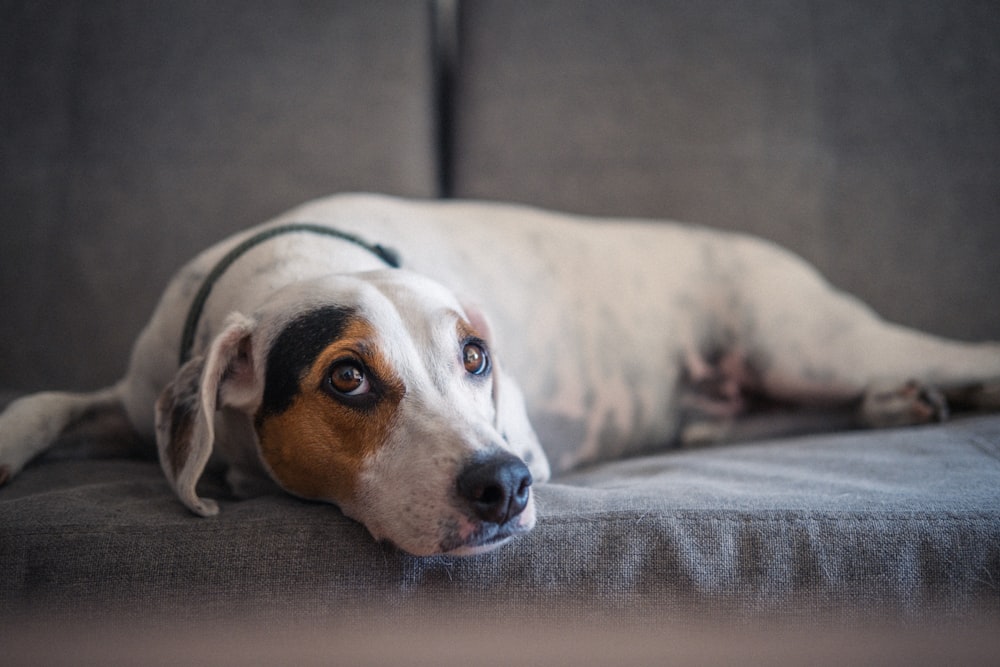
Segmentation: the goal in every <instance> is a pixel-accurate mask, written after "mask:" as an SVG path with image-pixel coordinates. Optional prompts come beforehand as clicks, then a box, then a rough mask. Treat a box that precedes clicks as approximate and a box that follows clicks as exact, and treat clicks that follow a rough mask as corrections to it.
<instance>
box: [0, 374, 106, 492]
mask: <svg viewBox="0 0 1000 667" xmlns="http://www.w3.org/2000/svg"><path fill="white" fill-rule="evenodd" d="M116 415H117V417H116ZM123 417H124V411H123V408H122V404H121V396H120V393H119V388H118V386H115V387H110V388H108V389H103V390H101V391H97V392H93V393H84V394H72V393H65V392H43V393H39V394H32V395H30V396H25V397H23V398H20V399H18V400H16V401H14V402H13V403H11V404H10V405H9V406H8V407H7V409H6V410H5V411H4V412H3V414H0V484H3V483H4V482H6V481H8V480H9V479H10V478H11V477H13V476H14V475H16V474H17V473H18V472H20V471H21V469H22V468H23V467H24V466H25V464H27V463H28V462H29V461H30V460H31V459H33V458H35V457H36V456H37V455H39V454H41V453H42V452H44V451H46V450H47V449H49V448H50V447H51V446H52V445H54V444H55V443H56V442H58V441H60V440H62V441H64V442H65V441H66V440H70V439H73V438H74V437H77V438H79V437H80V436H79V434H80V433H81V432H82V431H86V430H88V429H90V430H93V428H94V427H93V424H95V423H98V424H104V425H105V426H106V425H107V424H108V423H110V422H115V423H116V424H118V425H119V426H120V425H121V418H123ZM97 428H98V429H100V428H101V427H100V426H98V427H97ZM115 430H116V432H117V431H120V428H119V427H118V426H116V427H115Z"/></svg>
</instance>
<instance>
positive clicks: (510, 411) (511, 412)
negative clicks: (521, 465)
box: [462, 301, 551, 482]
mask: <svg viewBox="0 0 1000 667" xmlns="http://www.w3.org/2000/svg"><path fill="white" fill-rule="evenodd" d="M462 309H463V310H464V311H465V316H466V318H468V320H469V324H471V325H472V327H473V328H474V329H475V330H476V331H478V332H479V333H480V335H482V336H483V338H485V339H486V340H487V341H488V342H489V343H490V350H491V356H490V359H491V361H492V364H493V407H494V409H495V410H496V423H495V424H494V426H495V427H496V429H497V430H498V431H499V432H500V434H501V435H502V436H503V437H504V439H505V440H506V441H507V443H508V445H509V446H510V448H511V451H512V452H513V453H514V454H516V455H518V456H520V457H521V459H522V460H523V461H524V462H525V464H526V465H527V466H528V469H529V470H530V471H531V476H532V478H534V480H535V481H536V482H544V481H546V480H548V478H549V476H550V473H551V471H550V469H549V460H548V459H547V458H546V456H545V451H544V450H543V449H542V445H541V444H540V443H539V442H538V436H537V435H535V429H534V428H532V426H531V422H530V421H529V420H528V411H527V407H526V406H525V403H524V394H523V393H521V388H520V387H519V386H518V384H517V382H516V381H515V380H514V378H513V377H512V376H510V375H508V374H507V372H506V371H505V370H504V367H503V364H501V363H500V361H499V359H498V358H497V354H496V349H495V338H494V336H493V329H492V327H491V326H490V322H489V319H488V318H487V317H486V314H485V313H483V311H482V310H481V309H480V308H479V307H478V306H477V305H475V304H472V303H469V302H468V301H463V302H462Z"/></svg>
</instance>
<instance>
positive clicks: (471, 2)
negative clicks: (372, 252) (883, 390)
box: [0, 0, 1000, 628]
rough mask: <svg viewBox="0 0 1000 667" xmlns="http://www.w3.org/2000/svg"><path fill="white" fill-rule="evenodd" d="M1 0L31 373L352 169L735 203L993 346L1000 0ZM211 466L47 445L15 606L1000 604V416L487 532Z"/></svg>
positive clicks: (125, 344) (786, 453)
mask: <svg viewBox="0 0 1000 667" xmlns="http://www.w3.org/2000/svg"><path fill="white" fill-rule="evenodd" d="M0 8H2V16H3V17H4V18H3V20H2V21H0V37H2V38H0V54H2V56H0V62H3V63H4V65H3V66H2V67H0V99H2V100H3V101H2V102H0V109H2V116H0V118H2V122H0V127H2V129H3V137H4V139H3V150H2V151H0V153H2V155H0V162H2V165H3V171H2V176H0V218H2V220H3V221H4V224H5V234H4V236H5V238H4V242H3V243H2V244H0V290H2V295H3V301H2V303H3V311H4V315H3V317H2V318H0V340H2V341H3V345H2V346H0V388H2V389H3V390H4V391H5V396H7V397H8V398H9V397H12V396H16V395H19V394H23V393H27V392H30V391H36V390H39V389H43V388H62V389H81V390H84V389H95V388H98V387H100V386H104V385H107V384H109V383H111V382H113V381H114V380H115V379H117V378H118V377H119V376H120V375H121V373H122V372H123V370H124V364H125V361H126V359H127V354H128V349H129V346H130V344H131V341H132V340H133V338H134V337H135V335H136V334H137V333H138V331H139V329H140V328H141V326H142V325H143V323H144V321H145V320H146V318H147V317H148V315H149V314H150V312H151V310H152V308H153V306H154V304H155V300H156V298H157V296H158V294H159V292H160V291H161V290H162V288H163V287H164V285H165V284H166V281H167V279H168V277H169V276H170V274H171V273H172V272H173V270H175V269H176V268H177V267H178V266H179V265H180V264H181V263H182V262H184V261H185V260H186V259H187V258H189V257H190V256H191V255H193V254H194V253H195V252H196V251H198V250H199V249H200V248H202V247H204V246H205V245H207V244H209V243H210V242H212V241H214V240H217V239H220V238H222V237H224V236H225V235H227V234H229V233H231V232H233V231H235V230H238V229H241V228H244V227H246V226H249V225H251V224H254V223H257V222H260V221H263V220H265V219H267V218H269V217H271V216H273V215H275V214H277V213H279V212H281V211H283V210H284V209H287V208H289V207H291V206H293V205H295V204H297V203H300V202H301V201H304V200H306V199H309V198H312V197H316V196H320V195H323V194H327V193H330V192H334V191H344V190H369V191H379V192H387V193H391V194H398V195H406V196H414V197H426V198H435V197H455V198H481V199H496V200H508V201H519V202H524V203H529V204H534V205H540V206H544V207H549V208H556V209H562V210H568V211H574V212H580V213H589V214H598V215H599V214H609V215H610V214H614V215H623V216H624V215H628V216H648V217H656V218H673V219H681V220H692V221H697V222H699V223H702V224H707V225H711V226H716V227H721V228H730V229H738V230H742V231H749V232H753V233H755V234H760V235H763V236H766V237H769V238H772V239H774V240H776V241H779V242H780V243H782V244H784V245H786V246H789V247H791V248H792V249H794V250H795V251H797V252H798V253H800V254H801V255H803V256H804V257H806V258H807V259H808V260H810V261H811V262H813V263H814V264H816V265H817V266H818V267H819V268H820V269H821V270H822V271H823V272H824V273H825V274H826V275H827V276H828V277H829V278H830V280H831V281H832V282H834V283H835V284H836V285H838V286H840V287H842V288H845V289H847V290H849V291H852V292H854V293H856V294H858V295H859V296H861V297H862V298H863V299H864V300H866V301H867V302H869V303H871V304H872V305H873V306H875V307H876V309H878V310H879V311H880V312H881V313H883V314H884V315H885V316H887V317H888V318H890V319H893V320H896V321H899V322H902V323H904V324H908V325H911V326H916V327H920V328H922V329H926V330H928V331H932V332H934V333H938V334H942V335H947V336H952V337H957V338H962V339H969V340H974V339H991V338H992V339H1000V308H997V306H996V298H997V285H1000V262H998V261H997V256H998V255H997V253H998V250H1000V225H998V224H997V221H998V220H1000V185H998V184H1000V161H998V160H997V159H996V156H997V155H998V154H1000V116H998V114H997V109H998V108H1000V40H997V39H996V36H997V35H998V34H1000V12H997V11H996V10H995V8H994V7H993V6H992V4H991V3H988V2H977V1H974V0H956V1H952V2H933V1H926V2H925V1H921V2H912V1H909V0H905V1H904V0H878V1H877V2H868V1H865V2H853V1H848V2H845V1H844V0H806V1H803V2H791V1H785V0H750V1H748V2H741V3H727V2H716V1H715V0H709V1H705V2H698V3H693V2H683V1H672V0H663V1H657V2H642V1H638V0H634V1H632V0H630V1H628V2H617V3H605V2H599V1H587V0H450V1H449V0H440V1H438V2H433V3H422V2H408V1H392V0H375V1H365V2H361V1H356V2H354V1H350V0H338V1H332V2H324V3H309V2H284V3H268V2H257V1H252V0H251V1H247V0H240V1H239V2H236V1H235V0H232V1H230V0H218V1H216V2H212V3H202V2H196V1H194V0H180V1H177V2H170V3H162V2H156V1H155V0H138V1H129V2H113V1H109V0H87V1H86V2H83V1H82V0H78V1H67V0H62V1H59V2H55V1H52V2H46V1H39V2H20V1H16V0H3V1H2V2H0ZM206 484H207V485H208V490H207V491H206V493H211V494H214V495H217V496H220V497H222V501H221V503H222V512H221V513H220V514H219V515H218V516H217V517H214V518H210V519H202V518H195V517H193V516H192V515H191V514H190V513H188V512H187V510H185V509H184V508H183V507H182V506H181V505H180V503H179V502H177V501H176V500H175V499H174V497H173V495H172V493H171V492H170V490H169V489H168V487H167V484H166V482H165V481H164V479H163V477H162V475H161V473H160V471H159V468H158V465H157V464H156V463H155V461H150V460H142V459H127V458H126V459H122V458H109V459H95V460H79V459H75V458H72V457H65V456H62V457H61V456H50V457H48V458H47V460H43V461H39V462H37V463H36V464H33V465H31V466H29V467H28V468H27V469H26V470H25V471H24V472H23V473H22V474H21V475H20V476H19V477H17V478H16V479H15V480H13V481H12V482H11V483H10V484H8V485H6V486H5V487H3V488H0V563H2V564H3V565H2V568H0V616H4V615H5V616H7V617H8V618H12V617H24V616H26V615H32V614H34V615H36V616H38V617H46V618H47V617H48V616H49V615H52V616H53V617H54V616H55V615H67V616H73V617H77V618H79V617H81V616H84V617H101V616H102V615H114V616H115V617H116V618H119V619H129V618H138V617H143V618H150V617H175V618H176V617H178V616H180V617H185V618H192V617H196V618H198V619H218V620H222V619H233V618H240V617H249V618H254V619H258V620H261V621H263V622H267V620H268V619H288V618H300V619H307V620H310V621H311V622H314V623H316V622H318V623H324V622H328V621H329V620H330V619H334V618H337V619H340V620H343V619H344V618H345V615H346V614H348V611H347V610H351V609H363V610H368V611H369V613H373V614H375V615H380V616H384V615H386V614H396V615H400V616H404V617H405V616H409V615H411V614H412V615H419V614H423V613H424V612H423V611H420V612H418V611H417V610H425V609H427V608H428V607H431V608H441V607H444V608H448V609H468V610H470V611H469V613H470V614H474V616H472V618H478V619H482V620H483V621H484V622H486V621H490V622H494V621H496V622H499V621H500V620H502V619H511V618H524V617H525V615H526V614H532V615H536V616H538V617H542V618H545V617H547V615H554V616H558V617H560V618H562V619H564V620H565V619H567V618H570V619H574V618H586V619H591V620H593V621H594V622H595V623H597V624H604V623H610V624H612V625H613V626H616V627H618V626H621V627H630V626H635V627H638V626H642V627H647V628H648V627H650V626H652V627H659V626H661V625H662V626H664V627H665V626H668V625H670V624H672V623H676V622H681V621H683V620H685V619H691V618H707V619H719V618H727V619H737V621H738V622H739V621H746V620H750V621H753V620H754V619H775V618H779V619H792V620H803V619H805V620H816V619H846V618H850V619H853V621H852V622H859V619H860V622H861V623H865V622H868V620H872V619H877V620H878V621H879V622H897V621H898V622H901V623H910V622H916V623H931V622H934V623H937V622H939V621H941V620H942V619H944V620H946V621H950V622H954V623H956V624H968V623H970V622H971V620H972V619H976V620H977V621H979V622H983V619H986V621H985V622H986V623H987V626H989V625H990V624H991V623H992V627H994V628H995V627H998V626H997V625H996V622H995V621H996V619H997V618H998V616H997V614H998V613H1000V417H998V416H990V415H973V416H965V417H960V418H958V419H956V420H954V421H951V422H948V423H944V424H941V425H935V426H930V427H925V428H916V429H896V430H884V431H877V432H844V433H828V434H818V435H812V436H808V437H796V438H786V439H781V440H762V441H756V442H750V443H744V444H739V445H725V446H719V447H712V448H705V449H685V450H668V451H664V452H663V453H660V454H656V455H650V456H645V457H641V458H632V459H628V460H622V461H611V462H605V463H602V464H600V465H596V466H594V467H591V468H588V469H585V470H579V471H574V472H571V473H569V474H566V475H564V476H561V477H559V478H557V479H555V480H553V481H552V482H551V483H548V484H544V485H540V486H539V487H538V488H537V500H538V507H539V512H540V519H539V523H538V527H537V528H536V529H535V530H534V531H533V532H532V533H531V534H530V535H528V536H527V537H524V538H522V539H519V540H517V541H515V542H513V543H511V544H509V545H506V546H504V547H503V548H501V549H499V550H497V551H495V552H493V553H489V554H486V555H482V556H477V557H472V558H446V557H438V558H423V559H421V558H413V557H410V556H407V555H404V554H401V553H399V552H396V551H394V550H392V549H391V548H388V547H385V546H382V545H380V544H376V543H375V542H374V541H372V540H371V539H370V537H369V536H368V535H367V533H366V532H365V530H364V529H363V528H362V527H360V526H359V525H358V524H355V523H354V522H352V521H351V520H349V519H347V518H345V517H344V516H343V515H342V514H341V513H340V512H339V511H338V510H337V509H336V508H334V507H332V506H328V505H321V504H313V503H307V502H302V501H299V500H296V499H293V498H291V497H287V496H283V495H273V496H263V497H260V498H257V499H253V500H246V501H236V500H232V499H228V498H227V497H226V493H225V489H224V488H223V486H222V484H221V481H220V480H218V479H214V478H210V479H208V480H207V481H206ZM467 618H468V617H467Z"/></svg>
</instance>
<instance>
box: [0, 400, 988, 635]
mask: <svg viewBox="0 0 1000 667" xmlns="http://www.w3.org/2000/svg"><path fill="white" fill-rule="evenodd" d="M204 492H205V493H208V494H221V493H223V490H222V488H221V487H220V486H219V483H218V482H217V481H213V482H212V483H210V484H209V485H208V486H206V488H205V489H204ZM537 494H538V496H537V497H538V509H539V512H540V519H539V525H538V527H537V528H536V530H535V531H533V532H532V533H531V534H529V535H528V536H527V537H524V538H522V539H519V540H517V541H515V542H513V543H511V544H508V545H506V546H504V547H503V548H501V549H499V550H497V551H495V552H493V553H490V554H487V555H484V556H479V557H474V558H431V559H419V558H411V557H408V556H405V555H401V554H400V553H398V552H396V551H394V550H392V549H391V548H388V547H383V546H380V545H377V544H376V543H375V542H374V541H373V540H372V539H371V538H370V537H369V535H368V534H367V533H366V531H365V530H364V528H363V527H361V526H360V525H359V524H356V523H354V522H353V521H351V520H349V519H347V518H345V517H344V516H343V515H342V514H340V512H339V511H338V510H337V509H335V508H334V507H332V506H329V505H323V504H311V503H305V502H302V501H299V500H295V499H293V498H290V497H286V496H279V495H276V496H264V497H260V498H257V499H252V500H246V501H226V500H224V501H223V502H222V511H221V513H220V514H219V515H218V516H217V517H214V518H210V519H202V518H198V517H195V516H194V515H192V514H190V513H189V512H188V511H187V510H186V509H184V508H183V507H182V506H181V504H180V503H179V502H178V501H176V500H175V499H174V498H173V496H172V495H171V492H170V490H169V489H168V487H167V484H166V482H165V481H164V479H163V477H162V475H161V473H160V472H159V469H158V467H157V465H156V464H155V463H151V462H141V461H82V462H80V461H61V462H58V461H57V462H48V463H45V464H40V465H36V466H34V467H32V468H30V469H28V470H26V471H25V472H24V473H23V476H22V477H20V478H19V479H18V480H17V482H16V483H15V484H12V485H10V486H9V487H7V488H5V489H3V490H0V562H3V563H4V564H5V568H4V576H3V577H0V611H2V610H3V609H2V608H3V607H7V608H8V609H19V608H24V607H28V608H31V607H33V606H41V607H42V608H44V609H46V610H48V611H52V610H55V611H63V612H66V611H71V610H77V611H80V610H82V609H92V610H93V611H95V612H98V611H100V610H107V609H113V610H117V611H119V612H124V613H142V614H166V613H172V612H176V611H178V610H187V611H188V613H194V612H196V613H197V614H199V615H204V616H205V617H207V618H220V619H224V618H231V617H233V616H242V615H248V616H265V617H269V616H271V615H274V616H275V617H282V616H285V617H287V614H295V615H302V616H321V615H323V614H330V613H336V612H338V610H344V609H346V608H356V607H371V606H375V605H379V606H385V607H386V608H387V609H397V608H399V607H400V606H401V605H408V604H416V603H420V604H422V605H432V604H445V605H447V606H448V607H450V608H452V609H453V608H454V607H455V606H456V605H459V606H460V605H464V604H470V605H474V606H475V607H476V608H478V609H486V610H493V611H492V612H491V613H496V614H499V615H500V616H503V617H507V618H510V617H513V616H512V615H514V614H516V613H518V612H519V611H521V612H526V611H530V610H535V612H538V610H540V609H541V610H544V609H550V610H559V609H563V610H565V609H566V608H572V609H579V610H581V613H582V614H585V615H586V614H595V615H596V614H598V613H602V612H603V613H609V614H613V615H614V616H617V617H622V618H624V619H625V620H626V621H628V620H629V619H634V620H635V621H636V622H640V619H641V618H643V617H645V616H649V615H650V614H653V615H655V617H656V618H659V619H661V620H663V621H668V620H670V619H674V620H682V619H684V618H690V617H691V616H692V615H697V614H702V615H704V614H721V613H729V614H740V615H745V616H746V615H748V616H751V617H752V616H754V615H758V616H772V615H782V614H788V615H793V614H794V615H797V616H799V617H801V616H802V615H806V616H807V617H815V616H816V615H824V616H836V615H839V614H847V613H851V614H853V613H858V610H862V613H865V614H871V615H872V617H879V618H882V619H883V620H884V619H886V618H892V617H897V618H906V619H915V620H921V619H922V620H933V619H938V620H942V619H945V618H962V617H964V616H966V615H968V614H970V613H972V612H979V611H981V610H991V611H993V612H1000V596H998V595H997V590H996V582H997V581H1000V518H998V517H1000V418H996V417H988V418H979V419H967V420H961V421H958V422H956V423H954V424H953V425H950V426H945V427H935V428H926V429H918V430H912V429H904V430H897V431H886V432H880V433H874V434H872V433H856V434H844V435H830V436H817V437H810V438H800V439H795V440H790V441H774V442H762V443H756V444H750V445H734V446H725V447H718V448H714V449H709V450H699V451H677V452H668V453H664V454H661V455H657V456H651V457H644V458H636V459H631V460H626V461H621V462H617V463H612V464H608V465H603V466H599V467H597V468H594V469H592V470H586V471H580V472H577V473H574V474H571V475H567V476H565V477H563V478H561V479H557V480H556V481H555V482H554V483H551V484H545V485H540V486H539V487H538V489H537ZM28 519H30V520H28Z"/></svg>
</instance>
